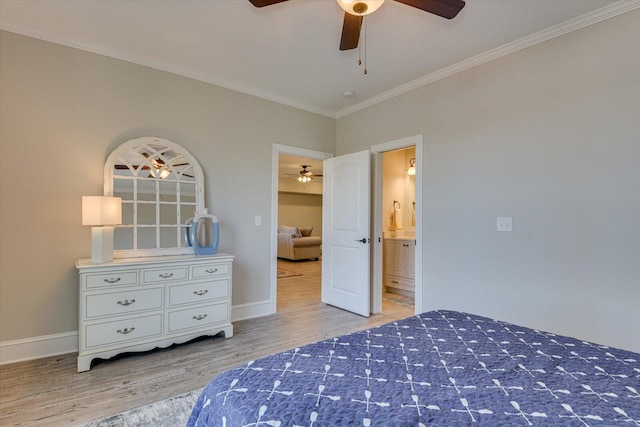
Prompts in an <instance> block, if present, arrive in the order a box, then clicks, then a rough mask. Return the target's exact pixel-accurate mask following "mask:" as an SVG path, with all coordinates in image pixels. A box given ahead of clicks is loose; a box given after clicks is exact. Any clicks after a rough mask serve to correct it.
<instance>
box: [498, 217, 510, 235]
mask: <svg viewBox="0 0 640 427" xmlns="http://www.w3.org/2000/svg"><path fill="white" fill-rule="evenodd" d="M496 230H498V231H512V230H513V218H511V217H510V216H499V217H498V221H497V226H496Z"/></svg>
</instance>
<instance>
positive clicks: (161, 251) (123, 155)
mask: <svg viewBox="0 0 640 427" xmlns="http://www.w3.org/2000/svg"><path fill="white" fill-rule="evenodd" d="M202 181H203V174H202V169H201V168H200V165H199V164H198V162H197V161H196V159H195V158H194V157H193V156H192V155H191V154H190V153H189V152H188V151H187V150H185V149H184V148H183V147H181V146H179V145H178V144H175V143H173V142H171V141H169V140H166V139H162V138H155V137H142V138H137V139H133V140H130V141H127V142H125V143H124V144H122V145H121V146H120V147H118V148H117V149H116V150H114V152H113V153H111V155H110V156H109V158H108V159H107V163H106V164H105V195H114V196H118V197H121V198H122V213H123V215H122V216H123V218H122V225H121V226H117V227H116V230H115V233H114V248H115V249H116V252H115V254H114V255H115V256H116V257H130V256H147V255H168V254H177V253H192V249H191V248H187V247H186V243H185V239H184V228H185V225H184V224H185V221H186V220H187V219H189V218H192V217H193V216H194V215H195V214H196V213H200V212H203V209H204V189H203V184H202Z"/></svg>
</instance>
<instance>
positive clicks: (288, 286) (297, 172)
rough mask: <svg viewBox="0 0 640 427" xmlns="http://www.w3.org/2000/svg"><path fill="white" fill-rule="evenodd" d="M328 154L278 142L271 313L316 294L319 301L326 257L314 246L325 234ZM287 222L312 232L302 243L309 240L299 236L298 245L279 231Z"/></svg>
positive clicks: (275, 148) (274, 155)
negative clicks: (324, 178)
mask: <svg viewBox="0 0 640 427" xmlns="http://www.w3.org/2000/svg"><path fill="white" fill-rule="evenodd" d="M329 157H332V154H330V153H323V152H318V151H313V150H307V149H303V148H297V147H290V146H284V145H279V144H274V146H273V151H272V171H273V174H272V202H271V206H272V212H271V230H272V245H271V253H272V267H271V298H270V309H271V312H272V313H275V312H277V311H278V310H281V309H283V308H290V307H291V305H298V306H299V305H303V304H306V303H309V302H310V301H311V300H313V299H317V302H319V301H320V296H319V295H320V273H319V272H320V270H321V268H320V265H321V262H322V258H321V256H319V255H320V247H317V246H315V241H314V240H320V241H321V237H322V175H323V160H325V159H327V158H329ZM304 166H306V168H305V167H304ZM284 227H291V228H292V229H293V228H295V229H296V230H297V231H296V233H299V234H300V237H302V234H303V233H304V234H305V238H307V237H309V238H308V239H306V241H305V242H303V243H304V245H309V246H304V247H299V243H300V242H299V241H298V242H296V243H295V245H296V246H295V248H294V247H293V239H292V240H291V241H289V242H287V241H285V240H286V234H287V233H284V232H283V233H278V231H279V229H280V231H285V230H284ZM279 234H280V236H279ZM279 240H280V241H279ZM279 256H280V257H281V258H279ZM316 258H317V259H316ZM279 281H280V283H281V284H282V289H280V288H279V284H278V282H279ZM316 282H317V283H316ZM279 296H280V297H285V299H286V301H287V302H286V303H285V304H284V305H283V304H282V303H281V304H279V303H278V299H279V298H278V297H279ZM281 300H282V298H281Z"/></svg>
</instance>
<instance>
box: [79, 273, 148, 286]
mask: <svg viewBox="0 0 640 427" xmlns="http://www.w3.org/2000/svg"><path fill="white" fill-rule="evenodd" d="M137 284H138V271H137V270H133V271H131V270H130V271H113V272H110V273H101V274H87V275H85V276H84V285H85V286H86V287H87V289H92V288H103V287H106V286H131V285H137Z"/></svg>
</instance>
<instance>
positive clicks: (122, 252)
mask: <svg viewBox="0 0 640 427" xmlns="http://www.w3.org/2000/svg"><path fill="white" fill-rule="evenodd" d="M145 145H161V146H165V147H167V148H168V149H170V150H173V151H175V152H176V153H179V154H180V155H182V156H183V157H184V158H185V159H186V160H187V161H188V162H189V164H191V165H192V166H193V172H194V175H195V177H194V178H195V199H196V201H195V203H196V205H195V212H194V213H195V215H199V214H202V213H203V212H204V206H205V204H204V173H203V172H202V167H201V166H200V163H198V161H197V160H196V158H195V157H193V155H192V154H191V153H190V152H189V151H188V150H186V149H185V148H184V147H182V146H180V145H179V144H176V143H175V142H173V141H170V140H168V139H165V138H159V137H154V136H143V137H140V138H134V139H131V140H129V141H126V142H124V143H122V144H121V145H120V146H119V147H118V148H116V149H115V150H113V151H112V152H111V154H109V157H107V161H106V162H105V164H104V195H105V196H113V192H114V187H115V186H114V169H115V167H114V166H115V164H116V163H117V162H118V161H119V160H120V158H121V157H122V156H123V154H124V153H127V152H128V151H129V150H132V149H135V150H136V151H137V150H138V149H139V148H140V147H141V146H145ZM133 179H134V180H135V179H137V178H135V177H134V178H133ZM157 197H158V191H157V190H156V198H157ZM117 227H118V226H116V228H117ZM193 253H194V252H193V248H192V247H167V248H153V249H116V250H114V251H113V257H114V258H137V257H149V256H166V255H184V254H193Z"/></svg>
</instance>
